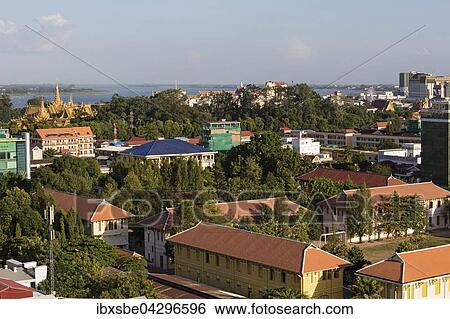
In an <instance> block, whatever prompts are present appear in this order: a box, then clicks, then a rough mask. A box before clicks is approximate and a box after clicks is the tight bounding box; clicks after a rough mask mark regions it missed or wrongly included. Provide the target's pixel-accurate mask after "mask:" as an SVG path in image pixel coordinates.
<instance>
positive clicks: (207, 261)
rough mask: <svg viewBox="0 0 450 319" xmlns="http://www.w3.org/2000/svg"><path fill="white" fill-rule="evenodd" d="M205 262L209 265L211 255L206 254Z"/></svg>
mask: <svg viewBox="0 0 450 319" xmlns="http://www.w3.org/2000/svg"><path fill="white" fill-rule="evenodd" d="M205 260H206V263H207V264H209V253H206V254H205Z"/></svg>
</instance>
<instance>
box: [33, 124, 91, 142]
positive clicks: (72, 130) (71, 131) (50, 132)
mask: <svg viewBox="0 0 450 319" xmlns="http://www.w3.org/2000/svg"><path fill="white" fill-rule="evenodd" d="M36 135H37V136H39V138H40V139H42V140H43V139H49V138H52V139H57V138H63V137H91V136H93V135H94V134H93V133H92V129H91V128H90V127H89V126H78V127H61V128H39V129H36Z"/></svg>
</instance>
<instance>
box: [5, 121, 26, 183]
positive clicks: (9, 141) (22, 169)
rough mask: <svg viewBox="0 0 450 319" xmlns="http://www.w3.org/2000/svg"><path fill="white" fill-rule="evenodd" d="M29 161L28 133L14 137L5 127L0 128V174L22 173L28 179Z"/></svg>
mask: <svg viewBox="0 0 450 319" xmlns="http://www.w3.org/2000/svg"><path fill="white" fill-rule="evenodd" d="M30 161H31V158H30V134H29V133H23V134H22V137H17V138H16V137H11V136H10V135H9V131H8V130H7V129H0V174H5V173H8V172H11V173H23V174H24V175H25V176H26V177H27V178H28V179H29V178H30V177H31V171H30Z"/></svg>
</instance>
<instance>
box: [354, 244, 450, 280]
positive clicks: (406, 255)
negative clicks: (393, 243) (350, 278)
mask: <svg viewBox="0 0 450 319" xmlns="http://www.w3.org/2000/svg"><path fill="white" fill-rule="evenodd" d="M357 274H359V275H363V276H368V277H373V278H377V279H383V280H387V281H391V282H396V283H402V284H405V283H409V282H414V281H420V280H425V279H429V278H434V277H439V276H444V275H448V274H450V245H444V246H437V247H431V248H425V249H419V250H414V251H409V252H403V253H397V254H395V255H393V256H392V257H390V258H388V259H385V260H382V261H380V262H378V263H375V264H373V265H370V266H367V267H365V268H363V269H360V270H358V271H357Z"/></svg>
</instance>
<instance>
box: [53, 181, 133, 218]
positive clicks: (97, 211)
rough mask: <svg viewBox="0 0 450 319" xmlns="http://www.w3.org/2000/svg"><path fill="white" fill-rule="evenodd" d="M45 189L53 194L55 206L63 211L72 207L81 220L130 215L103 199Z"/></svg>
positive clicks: (126, 216)
mask: <svg viewBox="0 0 450 319" xmlns="http://www.w3.org/2000/svg"><path fill="white" fill-rule="evenodd" d="M46 191H47V192H48V193H49V194H51V195H52V196H53V198H54V200H55V203H56V206H57V207H59V208H60V209H62V210H64V211H65V212H68V211H69V210H71V209H73V210H74V211H75V212H77V213H78V215H80V217H81V219H83V220H87V221H90V222H98V221H107V220H114V219H123V218H128V217H130V216H129V213H128V212H127V211H125V210H123V209H121V208H119V207H117V206H114V205H112V204H110V203H108V202H107V201H105V200H104V199H93V198H87V197H83V196H79V195H76V194H70V193H65V192H60V191H56V190H52V189H47V190H46Z"/></svg>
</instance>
